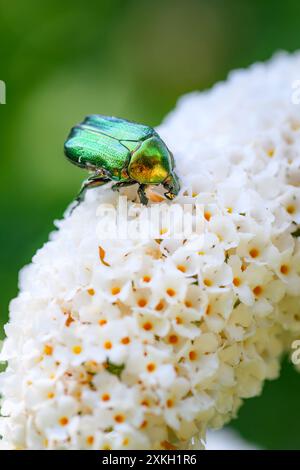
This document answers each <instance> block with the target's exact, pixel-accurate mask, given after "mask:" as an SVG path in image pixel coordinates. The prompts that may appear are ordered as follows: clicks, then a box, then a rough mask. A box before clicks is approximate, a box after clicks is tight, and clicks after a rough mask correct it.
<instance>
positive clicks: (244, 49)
mask: <svg viewBox="0 0 300 470" xmlns="http://www.w3.org/2000/svg"><path fill="white" fill-rule="evenodd" d="M299 31H300V2H299V0H285V1H284V2H282V1H281V0H278V1H276V0H264V1H261V0H226V1H221V0H220V1H218V0H95V1H92V0H90V1H89V2H83V1H82V0H64V1H63V2H62V1H61V0H44V1H43V2H41V1H40V0H26V2H25V1H23V2H17V3H15V2H12V1H9V0H0V79H1V80H4V81H5V82H6V85H7V104H6V105H0V177H1V184H0V213H1V222H0V224H1V230H0V319H1V320H0V331H1V336H2V337H3V335H4V333H3V328H2V325H3V323H4V322H5V321H6V320H7V316H8V303H9V300H10V299H11V298H13V297H14V296H15V295H16V294H17V278H18V271H19V269H20V268H21V267H22V266H23V265H24V264H26V263H28V262H30V260H31V257H32V255H33V254H34V252H35V251H36V249H37V248H38V247H40V246H41V245H42V244H43V243H44V242H45V241H46V240H47V237H48V234H49V232H50V231H51V230H52V229H53V220H54V219H56V218H60V217H61V216H62V214H63V211H64V209H65V208H66V206H67V205H68V204H69V203H70V201H71V200H72V199H73V197H74V195H75V194H76V192H77V190H78V187H79V185H80V182H81V181H82V179H83V178H84V176H85V175H84V174H83V173H82V172H81V171H80V170H79V169H77V168H76V167H73V166H71V165H70V164H69V163H67V162H66V161H65V159H64V157H63V151H62V147H63V142H64V139H65V137H66V135H67V133H68V131H69V129H70V127H71V126H72V125H73V124H74V123H76V122H77V121H80V120H81V119H82V117H83V116H84V115H86V114H89V113H102V114H110V115H112V114H115V115H120V116H124V117H125V116H126V117H127V118H129V119H133V120H137V121H144V122H146V123H148V124H149V125H157V124H158V123H159V122H160V121H161V120H162V118H163V117H164V116H165V114H166V113H167V112H168V111H169V110H171V109H172V108H173V107H174V105H175V103H176V100H177V98H178V97H179V96H180V95H181V94H183V93H186V92H189V91H191V90H195V89H205V88H208V87H210V86H211V85H212V84H213V83H215V82H216V81H219V80H223V79H224V78H226V75H227V73H228V72H229V71H230V70H231V69H232V68H237V67H244V66H247V65H249V64H251V63H252V62H254V61H258V60H265V59H267V58H269V57H270V56H271V55H272V54H273V53H274V52H275V51H277V50H278V49H286V50H289V51H292V50H295V49H297V48H299V47H300V35H299ZM299 73H300V71H299ZM1 336H0V337H1ZM299 423H300V375H299V376H298V375H297V374H296V373H295V372H294V371H293V368H292V366H291V365H290V364H288V362H287V361H285V363H284V366H283V372H282V376H281V378H280V379H279V380H277V381H275V382H272V383H268V384H267V385H266V386H265V388H264V392H263V394H262V396H261V397H259V398H255V399H251V400H248V401H247V402H246V404H245V405H244V407H243V408H242V409H241V412H240V414H239V417H238V419H237V420H235V421H234V422H233V423H232V426H233V427H234V428H235V429H237V430H238V431H239V432H240V433H241V435H242V436H243V437H244V438H246V439H248V440H249V441H250V442H253V443H255V444H256V445H259V446H261V447H265V448H269V449H271V448H274V449H293V448H294V449H295V448H296V449H300V426H299Z"/></svg>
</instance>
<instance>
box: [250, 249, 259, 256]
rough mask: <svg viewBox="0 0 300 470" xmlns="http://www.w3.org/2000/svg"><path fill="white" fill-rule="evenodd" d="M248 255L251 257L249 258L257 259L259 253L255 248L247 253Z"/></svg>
mask: <svg viewBox="0 0 300 470" xmlns="http://www.w3.org/2000/svg"><path fill="white" fill-rule="evenodd" d="M249 255H250V256H251V258H257V257H258V256H259V251H258V249H257V248H251V250H250V251H249Z"/></svg>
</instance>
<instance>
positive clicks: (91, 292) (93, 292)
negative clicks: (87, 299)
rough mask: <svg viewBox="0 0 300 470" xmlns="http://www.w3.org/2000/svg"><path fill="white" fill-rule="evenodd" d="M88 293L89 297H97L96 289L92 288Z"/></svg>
mask: <svg viewBox="0 0 300 470" xmlns="http://www.w3.org/2000/svg"><path fill="white" fill-rule="evenodd" d="M87 292H88V294H89V295H92V296H93V295H95V289H92V288H90V289H88V290H87Z"/></svg>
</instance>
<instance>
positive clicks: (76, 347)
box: [72, 345, 82, 354]
mask: <svg viewBox="0 0 300 470" xmlns="http://www.w3.org/2000/svg"><path fill="white" fill-rule="evenodd" d="M81 351H82V347H81V346H79V345H76V346H73V348H72V352H73V354H80V353H81Z"/></svg>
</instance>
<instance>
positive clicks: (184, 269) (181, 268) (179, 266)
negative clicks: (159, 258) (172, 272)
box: [177, 264, 186, 273]
mask: <svg viewBox="0 0 300 470" xmlns="http://www.w3.org/2000/svg"><path fill="white" fill-rule="evenodd" d="M177 269H178V271H181V272H182V273H185V272H186V267H185V266H184V265H183V264H179V265H178V266H177Z"/></svg>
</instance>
